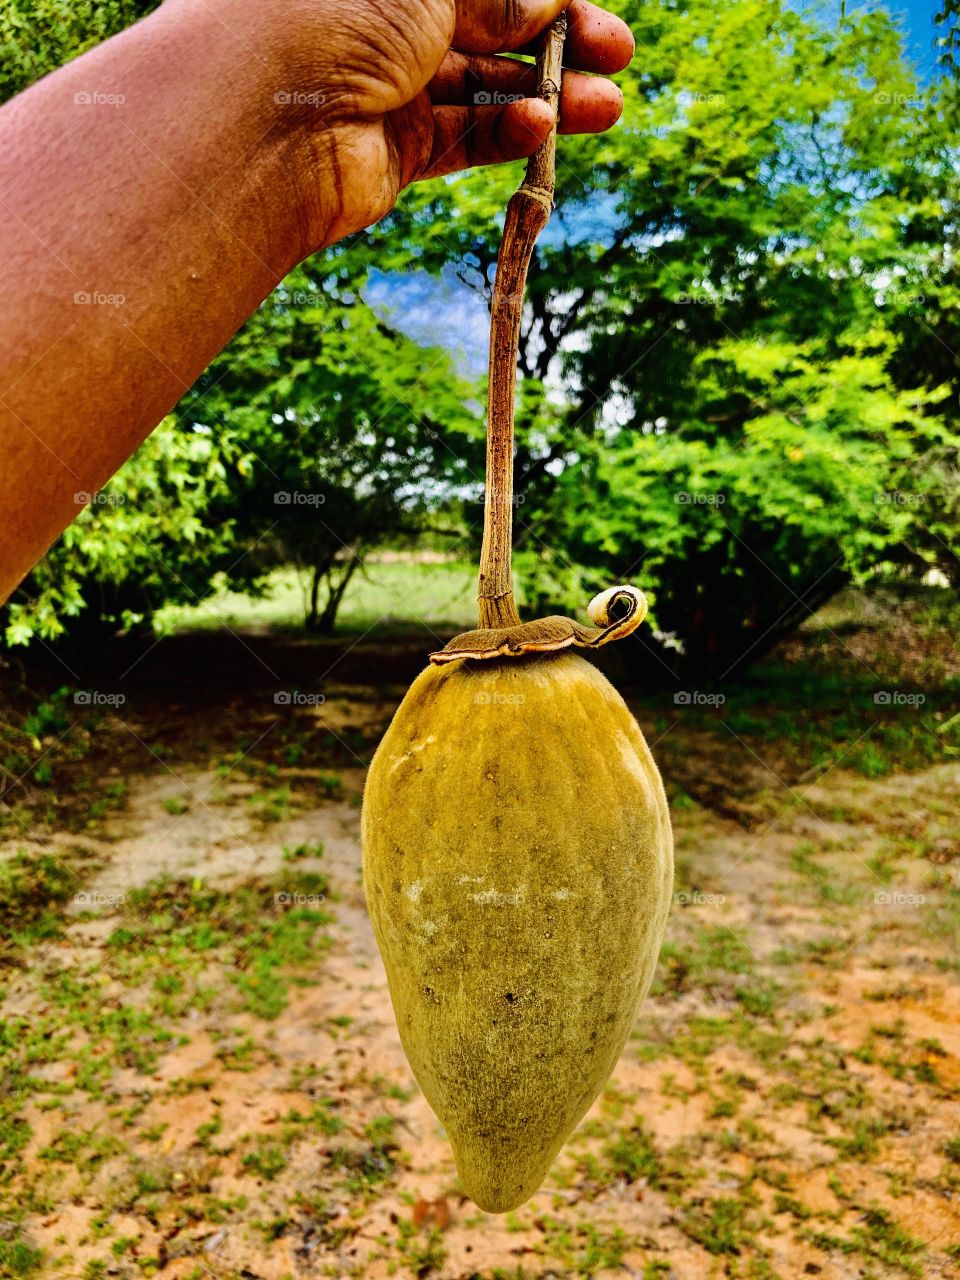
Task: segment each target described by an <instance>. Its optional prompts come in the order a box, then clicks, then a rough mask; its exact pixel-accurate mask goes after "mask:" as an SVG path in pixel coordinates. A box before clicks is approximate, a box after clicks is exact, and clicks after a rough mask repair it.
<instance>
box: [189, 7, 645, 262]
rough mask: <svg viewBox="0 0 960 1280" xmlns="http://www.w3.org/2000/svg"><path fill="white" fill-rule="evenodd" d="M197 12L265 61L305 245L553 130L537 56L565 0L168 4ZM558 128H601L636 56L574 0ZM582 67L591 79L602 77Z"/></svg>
mask: <svg viewBox="0 0 960 1280" xmlns="http://www.w3.org/2000/svg"><path fill="white" fill-rule="evenodd" d="M172 2H173V3H180V4H183V5H186V6H191V5H196V4H200V3H202V4H203V7H204V9H206V10H212V12H213V13H214V15H215V16H216V18H217V19H218V20H219V21H220V22H221V23H222V24H223V26H224V27H225V28H226V29H227V30H228V31H230V32H231V33H233V35H235V36H236V37H237V39H238V40H239V41H240V42H241V44H242V45H243V46H245V47H247V48H248V49H249V51H250V53H251V55H252V56H255V57H257V58H258V59H259V60H260V62H261V63H262V67H263V76H262V80H263V81H264V82H265V92H264V101H265V104H268V105H266V106H265V112H266V113H267V118H268V119H269V118H270V117H271V116H272V124H271V125H270V126H269V131H270V136H271V137H272V138H273V139H274V140H276V139H277V138H279V139H281V140H282V145H283V152H284V165H283V172H284V173H285V175H286V176H287V177H289V178H290V179H291V181H292V183H293V186H294V188H295V198H296V201H297V203H298V205H299V206H300V208H301V210H302V218H303V227H304V234H305V241H306V242H305V245H304V251H305V252H306V253H309V252H312V251H314V250H316V249H318V248H320V247H322V246H323V245H325V244H330V243H332V242H333V241H335V240H338V239H340V238H342V237H343V236H345V235H348V234H349V233H351V232H353V231H357V230H359V229H361V228H362V227H365V226H369V225H370V224H371V223H373V222H376V221H377V220H378V219H379V218H382V217H383V216H384V215H385V214H386V213H388V212H389V211H390V209H392V208H393V205H394V203H395V201H396V198H397V196H398V194H399V193H400V191H402V190H403V188H404V187H405V186H407V185H408V184H409V183H411V182H414V181H416V180H418V179H421V178H433V177H438V176H440V175H443V174H447V173H452V172H454V171H456V170H459V169H465V168H468V167H470V166H472V165H483V164H495V163H498V162H501V161H506V160H517V159H521V158H523V157H525V156H529V155H530V154H532V152H533V151H535V150H536V148H537V147H538V146H539V144H540V143H541V142H542V141H543V139H544V138H545V137H546V136H547V134H548V133H549V131H550V129H551V127H552V125H553V114H552V111H551V109H550V107H549V105H548V104H547V103H545V102H543V101H542V100H540V99H539V98H536V97H525V96H522V95H526V94H532V93H535V92H536V78H535V69H534V67H533V65H532V64H530V63H523V62H519V61H517V60H516V59H515V58H509V57H504V56H502V55H503V54H506V53H516V52H531V51H532V49H533V47H534V46H535V43H536V39H537V37H538V35H539V34H540V33H541V32H542V31H543V30H544V29H545V28H546V27H547V26H548V25H549V23H550V22H551V21H552V20H553V19H554V17H555V16H556V15H557V13H558V12H559V11H560V10H561V9H563V8H565V7H566V4H567V0H292V2H291V0H172ZM568 15H569V26H568V34H567V41H566V46H565V57H564V61H565V64H566V65H569V66H570V67H571V68H574V69H573V70H571V71H569V72H566V73H565V74H564V77H563V91H562V96H561V103H560V121H561V122H560V130H561V132H564V133H599V132H602V131H603V130H605V129H608V128H609V127H610V126H611V125H612V124H613V123H614V122H615V121H616V120H617V119H618V117H619V115H620V111H621V108H622V96H621V94H620V91H619V89H617V87H616V86H615V85H614V84H613V83H612V82H611V81H609V80H607V79H605V78H603V76H604V75H605V74H608V73H611V72H614V71H619V70H621V69H622V68H623V67H624V66H626V64H627V63H628V62H629V60H630V58H631V57H632V54H633V47H634V44H633V37H632V36H631V34H630V31H629V29H628V28H627V26H626V25H625V24H624V23H623V22H621V21H620V19H619V18H616V17H614V16H613V15H612V14H610V13H608V12H606V11H605V10H603V9H601V8H599V7H598V6H597V5H594V4H591V3H589V0H573V2H572V3H570V4H569V8H568ZM584 72H599V73H601V74H600V75H599V76H595V75H586V74H583V73H584Z"/></svg>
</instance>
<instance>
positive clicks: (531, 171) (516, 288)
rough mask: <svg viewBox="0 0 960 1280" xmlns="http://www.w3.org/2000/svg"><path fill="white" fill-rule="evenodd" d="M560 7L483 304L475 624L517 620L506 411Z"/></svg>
mask: <svg viewBox="0 0 960 1280" xmlns="http://www.w3.org/2000/svg"><path fill="white" fill-rule="evenodd" d="M566 31H567V15H566V12H563V13H560V14H558V16H557V17H556V18H555V19H554V21H553V23H552V25H551V26H550V28H549V29H548V30H547V32H546V35H545V36H544V39H543V45H542V48H541V51H540V54H539V56H538V58H537V72H538V76H537V79H538V94H539V96H540V97H541V98H543V99H544V101H546V102H549V103H550V105H551V106H552V107H553V111H554V117H555V119H554V126H553V128H552V129H551V130H550V133H549V135H548V136H547V138H546V139H545V140H544V142H543V143H542V144H541V145H540V146H539V147H538V148H537V150H536V151H535V152H534V154H533V155H532V156H531V157H530V160H529V162H528V163H527V171H526V174H525V176H524V179H523V182H522V183H521V184H520V187H519V188H518V190H517V191H515V192H514V194H513V195H512V196H511V197H510V201H509V203H508V205H507V215H506V219H505V221H504V224H503V238H502V240H501V242H500V254H499V256H498V258H497V275H496V280H495V281H494V286H493V300H492V303H491V307H490V366H489V370H488V393H487V475H486V504H485V506H484V513H483V546H482V549H481V552H480V577H479V582H478V586H477V605H478V613H479V623H480V626H481V627H510V626H518V625H519V623H520V615H519V614H518V613H517V607H516V604H515V603H514V599H513V579H512V575H511V567H510V545H511V538H512V534H513V415H514V395H515V392H516V385H517V356H518V351H519V344H520V321H521V319H522V317H523V297H524V289H525V286H526V282H527V269H528V267H529V265H530V258H531V255H532V253H533V246H534V244H535V243H536V240H537V236H539V234H540V232H541V231H542V230H543V228H544V227H545V226H546V224H547V221H548V219H549V217H550V213H551V210H552V209H553V192H554V188H555V186H556V148H557V126H556V114H557V111H558V108H559V101H560V77H561V66H562V59H563V41H564V37H565V36H566Z"/></svg>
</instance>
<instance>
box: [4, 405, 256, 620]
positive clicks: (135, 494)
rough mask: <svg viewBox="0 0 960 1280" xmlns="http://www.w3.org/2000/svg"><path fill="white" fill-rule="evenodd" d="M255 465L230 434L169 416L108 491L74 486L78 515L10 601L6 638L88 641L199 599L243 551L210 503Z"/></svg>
mask: <svg viewBox="0 0 960 1280" xmlns="http://www.w3.org/2000/svg"><path fill="white" fill-rule="evenodd" d="M249 465H250V463H249V459H248V457H247V455H246V452H245V449H244V447H243V446H242V445H241V444H239V443H238V441H237V440H236V439H235V438H233V437H231V436H230V435H229V434H228V433H226V432H220V433H219V434H218V435H217V436H214V435H213V434H212V433H211V432H210V431H209V430H206V429H203V428H200V429H196V428H193V427H191V426H187V427H184V426H183V425H181V424H179V423H177V421H176V420H175V419H174V418H172V417H170V418H166V419H165V420H164V421H163V422H162V423H161V424H160V425H159V426H158V427H157V429H156V431H154V432H153V434H152V435H151V436H149V437H148V438H147V440H146V441H145V442H144V443H143V444H142V445H141V446H140V448H139V449H138V450H137V452H136V453H135V454H134V456H133V457H132V458H131V459H130V461H129V462H128V463H126V465H125V466H124V467H122V468H121V470H120V471H118V472H117V474H116V476H115V477H114V478H113V480H111V482H110V483H109V485H107V486H106V488H105V489H104V490H102V492H101V493H99V494H94V495H85V494H77V495H76V497H77V504H78V514H77V518H76V520H75V521H74V522H73V523H72V524H71V525H70V526H69V527H68V528H67V529H66V531H65V532H64V534H63V537H62V538H61V539H60V541H59V542H58V543H57V544H56V545H55V546H54V547H53V548H52V550H51V551H49V552H48V553H47V555H46V556H45V557H44V558H43V560H41V561H40V563H39V564H38V565H37V566H36V568H35V569H34V570H33V572H32V573H31V574H30V575H29V577H28V578H27V580H26V581H25V582H24V583H23V584H22V586H21V587H20V588H19V589H18V590H17V591H16V592H15V593H14V595H13V597H12V599H11V601H10V603H9V604H8V606H7V608H6V610H5V613H6V628H5V632H6V637H5V638H6V641H7V643H8V644H11V645H16V644H27V643H29V642H30V641H31V640H33V639H35V638H38V639H41V640H44V641H48V640H57V639H58V638H59V637H61V636H63V635H64V634H65V633H67V632H70V633H71V634H72V636H73V638H74V639H75V640H76V641H78V642H83V641H85V640H86V639H88V638H91V637H97V636H98V635H102V633H103V632H104V631H105V630H107V631H109V630H118V629H120V628H122V627H127V626H130V625H132V624H135V623H138V622H142V621H143V620H144V619H146V618H149V617H150V616H151V615H152V614H153V613H154V612H155V611H156V610H157V609H158V608H159V607H160V606H161V605H163V604H166V603H168V602H169V603H179V604H194V603H196V602H197V601H198V600H199V599H201V598H202V596H204V595H205V594H206V593H207V591H208V590H209V586H210V581H211V579H212V577H213V575H214V574H215V573H216V572H217V571H218V570H219V569H222V568H225V567H227V566H228V565H229V563H230V562H231V560H232V558H233V557H234V556H235V554H236V536H235V528H234V523H233V521H232V520H231V519H229V518H227V519H224V520H218V521H212V520H210V518H209V511H210V509H211V507H212V506H213V505H214V504H215V502H216V501H217V500H218V499H221V500H222V499H224V498H225V497H226V495H227V494H228V493H229V492H230V491H231V485H235V483H236V481H237V480H238V478H239V477H240V476H241V475H242V474H243V473H244V472H245V471H247V470H248V469H249ZM91 497H92V501H90V502H89V505H86V506H84V505H83V504H84V503H85V502H87V501H88V500H89V499H90V498H91Z"/></svg>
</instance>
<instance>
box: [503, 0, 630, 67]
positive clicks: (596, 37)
mask: <svg viewBox="0 0 960 1280" xmlns="http://www.w3.org/2000/svg"><path fill="white" fill-rule="evenodd" d="M636 47H637V46H636V41H635V40H634V38H633V32H632V31H631V30H630V28H629V27H628V26H627V24H626V23H625V22H622V21H621V20H620V19H619V18H617V17H615V16H614V15H613V14H612V13H608V12H607V10H606V9H601V7H600V6H599V5H597V4H591V3H590V0H573V3H572V4H571V5H570V8H569V9H568V10H567V38H566V40H565V41H564V45H563V65H564V66H565V67H577V68H578V69H579V70H580V71H597V72H599V73H600V74H601V75H606V76H610V75H613V74H614V72H616V71H622V70H623V69H624V67H625V66H627V65H628V64H629V62H630V60H631V58H632V57H633V55H634V51H635V50H636ZM515 52H517V53H536V52H537V42H536V41H534V42H533V43H532V44H529V45H527V46H525V47H524V48H523V49H517V50H516V51H515Z"/></svg>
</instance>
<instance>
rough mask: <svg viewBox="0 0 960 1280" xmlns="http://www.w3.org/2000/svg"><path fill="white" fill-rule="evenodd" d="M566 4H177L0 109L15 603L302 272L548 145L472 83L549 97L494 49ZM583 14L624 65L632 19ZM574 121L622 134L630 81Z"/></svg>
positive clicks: (6, 534) (569, 95)
mask: <svg viewBox="0 0 960 1280" xmlns="http://www.w3.org/2000/svg"><path fill="white" fill-rule="evenodd" d="M561 7H563V4H562V0H528V2H527V3H520V4H518V5H517V4H511V5H508V4H505V3H503V2H502V0H465V2H464V3H461V4H459V5H455V4H454V3H453V0H348V2H345V0H208V2H206V3H204V2H201V0H168V3H166V4H165V5H163V6H162V7H161V8H160V9H158V10H157V11H156V12H155V13H154V14H152V15H151V16H150V17H149V18H147V19H145V20H144V21H142V22H140V23H138V24H137V25H136V26H134V27H132V28H131V29H130V30H128V31H126V32H124V33H122V34H121V35H119V36H116V37H114V38H113V39H112V40H109V41H107V42H106V43H105V44H103V45H101V46H100V47H99V48H97V49H94V50H92V51H91V52H90V53H88V54H86V55H84V56H83V57H81V58H79V59H77V60H76V61H75V62H73V63H70V64H68V65H67V66H66V67H64V68H61V69H60V70H59V71H57V72H55V73H54V74H53V75H51V76H48V77H47V78H46V79H44V80H42V81H40V82H39V83H38V84H37V85H35V86H33V87H32V88H31V89H29V90H27V91H26V92H25V93H23V94H21V95H20V96H19V97H18V98H15V99H14V100H13V101H11V102H10V103H8V104H7V105H6V106H5V107H3V108H2V110H0V228H2V230H0V243H2V246H3V251H2V254H0V352H2V356H0V529H2V533H0V602H2V601H3V600H4V599H6V597H7V596H8V595H9V593H10V591H12V590H13V588H14V587H15V586H16V585H17V583H18V582H19V581H20V579H21V578H22V577H23V576H24V574H26V573H27V572H28V571H29V569H30V568H31V567H32V565H33V564H34V563H35V562H36V561H37V559H39V557H40V556H41V555H42V554H43V552H44V551H45V550H46V549H47V547H48V546H49V545H50V543H51V542H52V541H53V540H54V538H56V537H57V536H58V535H59V534H60V533H61V532H62V530H63V529H64V528H65V527H66V525H67V524H68V523H69V522H70V520H72V519H73V517H74V516H75V515H76V514H77V512H78V510H79V506H78V504H77V500H76V498H75V495H76V494H78V493H90V492H93V491H95V490H97V489H98V488H100V487H101V486H102V485H103V484H104V483H105V482H106V481H107V480H108V479H109V477H110V476H111V475H112V474H113V472H114V471H115V470H116V469H117V468H118V467H119V466H120V464H121V463H122V462H123V461H124V460H125V459H126V458H127V457H128V456H129V455H130V454H131V453H132V452H133V450H134V449H135V448H136V447H137V445H138V444H139V443H140V442H141V441H142V440H143V439H144V437H145V436H146V435H147V434H148V432H149V431H150V430H152V428H153V427H154V426H155V425H156V423H157V422H158V421H159V420H160V419H161V418H162V417H163V415H164V414H165V413H166V412H167V411H168V410H169V409H170V408H171V407H172V406H173V405H174V404H175V403H176V401H177V400H178V399H179V398H180V397H181V396H182V395H183V393H184V392H185V391H186V390H187V389H188V388H189V387H190V386H191V385H192V383H193V382H194V380H195V379H196V377H197V376H198V375H199V374H200V373H201V372H202V371H203V369H204V368H205V367H206V366H207V365H208V364H209V362H210V361H211V360H212V359H213V357H214V356H215V355H216V354H217V353H218V352H219V351H220V350H221V349H222V348H223V347H224V345H225V344H226V343H227V342H228V341H229V339H230V337H231V336H232V335H233V333H234V332H235V331H236V330H237V328H238V327H239V326H240V325H241V324H242V323H243V321H244V320H245V319H246V318H247V317H248V316H249V315H250V314H251V312H252V311H253V310H254V309H255V308H256V307H257V305H258V304H259V303H260V302H261V301H262V299H263V298H264V297H265V296H266V295H267V293H269V292H270V290H271V289H272V288H273V287H274V285H275V284H276V283H277V281H278V280H280V279H281V278H282V277H283V276H284V275H285V274H286V273H287V272H288V271H289V270H290V269H291V268H292V267H293V266H294V265H295V264H296V263H297V262H298V261H300V260H301V259H302V258H304V257H305V256H307V255H308V254H309V253H311V252H313V251H315V250H316V249H318V248H320V247H322V246H323V245H324V244H327V243H331V242H332V241H333V240H335V239H338V238H340V237H342V236H343V235H346V234H348V233H349V232H351V231H355V230H358V229H360V228H361V227H363V226H366V225H369V223H371V222H373V221H375V220H376V219H377V218H379V217H382V216H383V214H385V213H386V212H387V211H388V210H389V209H390V208H391V207H392V205H393V202H394V200H395V199H396V196H397V193H398V192H399V190H400V189H401V188H402V187H403V186H404V185H406V184H407V183H408V182H410V181H413V180H415V179H417V178H420V177H429V176H434V175H436V174H441V173H445V172H450V171H452V170H454V169H457V168H462V167H464V166H465V165H467V164H475V163H490V162H495V161H499V160H507V159H514V158H519V157H521V156H524V155H527V154H529V153H530V152H531V151H532V150H533V149H534V148H535V147H536V146H537V144H538V143H539V141H540V140H541V138H542V137H543V136H544V135H545V133H546V132H547V130H548V129H549V127H550V123H551V117H550V113H549V109H548V108H547V107H546V105H545V104H544V103H541V102H539V101H537V100H529V99H528V100H525V101H520V102H514V103H511V104H509V105H502V106H484V107H476V106H474V105H473V94H475V93H476V91H477V88H478V86H479V87H481V88H484V89H487V90H497V91H499V92H500V93H506V94H509V93H510V92H511V90H512V91H513V92H514V93H524V92H529V72H528V71H527V70H526V69H524V68H523V67H522V66H521V64H518V63H516V62H515V61H507V60H504V59H501V58H496V57H494V56H491V55H492V54H493V53H494V52H495V51H497V50H504V49H511V48H518V47H521V46H522V45H524V44H525V43H527V42H528V41H529V40H530V39H531V38H532V37H533V36H534V35H535V34H536V33H537V32H538V31H539V30H540V29H541V28H542V27H543V26H544V25H545V24H546V23H547V22H548V21H550V20H551V19H552V17H553V16H554V14H555V13H556V12H557V10H558V9H559V8H561ZM506 11H510V13H511V15H512V20H511V22H510V23H507V21H506V19H505V16H504V15H505V12H506ZM571 18H572V20H573V27H574V31H575V34H574V37H573V40H572V42H571V50H572V54H571V61H572V62H573V64H574V65H578V66H581V67H584V68H585V69H587V70H600V71H610V70H616V69H619V67H621V66H623V65H624V64H625V62H626V61H627V59H628V58H629V56H630V53H631V51H632V42H631V40H630V36H629V33H628V32H627V31H626V29H625V28H624V27H623V24H622V23H619V22H618V21H617V20H616V19H614V18H611V17H610V16H609V15H607V14H604V13H603V11H601V10H599V9H596V8H594V6H592V5H590V4H587V3H586V2H585V0H574V5H573V6H572V8H571ZM454 48H455V49H456V50H457V52H454V51H453V49H454ZM562 110H563V116H564V122H565V128H567V129H568V130H571V131H573V130H599V129H603V128H607V127H608V126H609V125H610V124H612V123H613V121H614V120H615V119H616V117H617V115H618V114H619V110H620V98H619V93H618V91H617V90H616V89H615V88H614V86H612V85H611V84H610V83H609V82H608V81H605V80H602V79H595V78H593V77H587V76H582V75H576V74H573V75H570V76H568V77H566V78H565V83H564V98H563V106H562Z"/></svg>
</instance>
